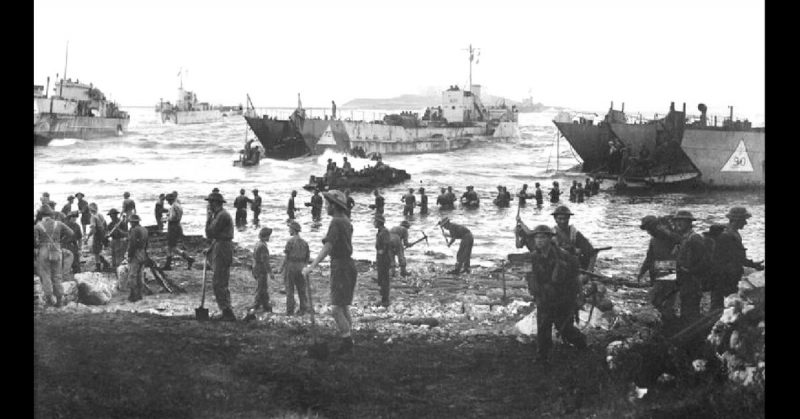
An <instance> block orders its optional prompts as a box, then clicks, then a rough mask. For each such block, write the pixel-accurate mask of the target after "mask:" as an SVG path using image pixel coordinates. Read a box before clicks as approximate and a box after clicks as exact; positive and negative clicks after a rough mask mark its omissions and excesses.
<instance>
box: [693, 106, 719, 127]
mask: <svg viewBox="0 0 800 419" xmlns="http://www.w3.org/2000/svg"><path fill="white" fill-rule="evenodd" d="M697 110H699V111H700V125H702V126H706V124H707V119H706V111H707V110H708V107H706V105H705V103H701V104H699V105H697ZM714 125H716V122H715V123H714Z"/></svg>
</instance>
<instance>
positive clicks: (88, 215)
mask: <svg viewBox="0 0 800 419" xmlns="http://www.w3.org/2000/svg"><path fill="white" fill-rule="evenodd" d="M78 211H79V212H80V213H81V227H82V228H83V229H84V231H85V229H86V227H85V226H87V225H89V224H90V223H91V221H92V212H91V211H89V203H88V202H86V201H84V200H83V197H80V198H78Z"/></svg>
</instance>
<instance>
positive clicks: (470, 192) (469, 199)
mask: <svg viewBox="0 0 800 419" xmlns="http://www.w3.org/2000/svg"><path fill="white" fill-rule="evenodd" d="M480 202H481V201H480V198H478V194H477V193H476V192H475V188H473V187H472V186H467V191H466V192H464V194H463V195H461V204H462V205H466V206H467V207H469V208H477V207H478V205H480Z"/></svg>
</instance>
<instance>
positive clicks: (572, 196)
mask: <svg viewBox="0 0 800 419" xmlns="http://www.w3.org/2000/svg"><path fill="white" fill-rule="evenodd" d="M577 189H578V181H577V180H573V181H572V186H570V187H569V202H575V201H576V200H577V197H578V191H577Z"/></svg>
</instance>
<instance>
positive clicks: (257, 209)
mask: <svg viewBox="0 0 800 419" xmlns="http://www.w3.org/2000/svg"><path fill="white" fill-rule="evenodd" d="M250 209H251V210H252V211H253V224H254V225H258V216H259V215H261V196H259V195H258V189H253V200H252V201H250Z"/></svg>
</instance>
